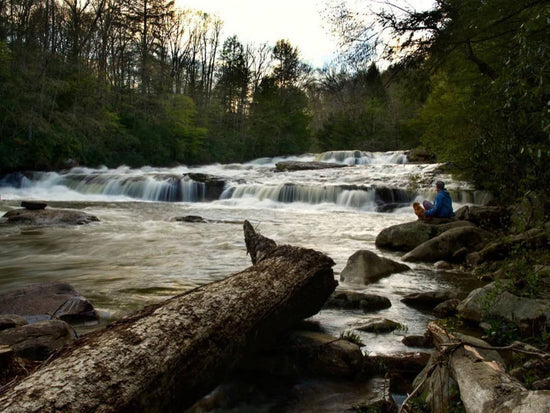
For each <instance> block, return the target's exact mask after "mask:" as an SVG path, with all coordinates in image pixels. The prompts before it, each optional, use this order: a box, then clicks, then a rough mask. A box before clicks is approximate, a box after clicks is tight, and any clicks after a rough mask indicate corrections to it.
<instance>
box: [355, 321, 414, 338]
mask: <svg viewBox="0 0 550 413" xmlns="http://www.w3.org/2000/svg"><path fill="white" fill-rule="evenodd" d="M402 328H403V325H402V324H399V323H397V322H395V321H392V320H388V319H387V318H384V319H378V320H371V321H369V322H368V323H366V324H363V325H361V326H359V327H356V328H355V329H356V330H360V331H365V332H367V333H376V334H382V333H391V332H392V331H395V330H398V329H402Z"/></svg>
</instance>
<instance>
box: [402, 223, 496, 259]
mask: <svg viewBox="0 0 550 413" xmlns="http://www.w3.org/2000/svg"><path fill="white" fill-rule="evenodd" d="M491 238H492V235H491V233H489V232H487V231H485V230H482V229H480V228H477V227H462V228H453V229H449V230H448V231H445V232H444V233H442V234H441V235H438V236H437V237H435V238H432V239H430V240H428V241H426V242H424V243H422V244H421V245H419V246H418V247H416V248H415V249H413V250H412V251H410V252H408V253H407V254H405V255H404V256H403V261H406V262H418V261H428V262H436V261H440V260H445V261H458V260H459V259H462V258H463V257H464V256H465V255H466V252H467V251H470V252H471V251H475V250H476V249H479V248H480V247H482V246H483V245H485V244H486V243H487V242H488V241H489V240H490V239H491ZM459 250H460V251H461V254H459V255H455V254H456V252H457V251H459Z"/></svg>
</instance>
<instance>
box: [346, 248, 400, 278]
mask: <svg viewBox="0 0 550 413" xmlns="http://www.w3.org/2000/svg"><path fill="white" fill-rule="evenodd" d="M409 269H410V268H409V267H408V266H407V265H405V264H402V263H399V262H396V261H393V260H390V259H388V258H384V257H379V256H378V255H376V254H375V253H374V252H372V251H367V250H359V251H357V252H355V253H354V254H353V255H352V256H351V257H349V258H348V262H347V263H346V266H345V267H344V269H343V270H342V272H341V273H340V281H343V282H347V283H355V284H370V283H373V282H376V281H378V280H379V279H381V278H384V277H387V276H388V275H391V274H394V273H396V272H403V271H407V270H409Z"/></svg>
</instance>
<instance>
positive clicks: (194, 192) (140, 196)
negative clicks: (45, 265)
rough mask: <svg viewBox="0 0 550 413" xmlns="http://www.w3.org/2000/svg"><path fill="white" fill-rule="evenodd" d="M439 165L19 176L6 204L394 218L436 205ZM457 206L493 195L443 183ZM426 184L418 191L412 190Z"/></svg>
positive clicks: (348, 154) (251, 166)
mask: <svg viewBox="0 0 550 413" xmlns="http://www.w3.org/2000/svg"><path fill="white" fill-rule="evenodd" d="M282 160H295V161H299V162H312V161H317V162H328V163H339V164H345V165H347V167H343V168H342V167H340V168H329V169H323V170H322V171H319V170H307V169H306V170H301V171H293V172H277V171H276V170H275V164H276V163H277V162H280V161H282ZM436 176H437V177H441V175H440V174H439V173H438V165H437V164H409V163H408V162H407V155H406V152H405V151H394V152H364V151H358V150H350V151H331V152H324V153H320V154H304V155H300V156H288V157H274V158H260V159H256V160H253V161H250V162H247V163H245V164H228V165H220V164H213V165H205V166H200V167H192V168H191V167H189V168H188V167H177V168H151V167H143V168H140V169H132V168H129V167H126V166H121V167H119V168H116V169H108V168H106V167H101V168H97V169H93V168H85V167H75V168H73V169H71V170H68V171H62V172H29V173H14V174H9V175H6V176H4V177H2V178H0V196H1V197H2V198H3V199H10V198H16V199H18V198H21V199H42V200H94V201H96V200H106V201H128V200H136V201H156V202H221V203H225V204H228V205H238V204H245V205H247V206H253V205H254V203H255V202H256V203H262V202H263V203H265V202H270V203H277V204H279V206H280V207H284V206H288V205H289V204H299V205H300V208H304V206H305V205H308V208H327V207H330V206H331V205H332V206H333V207H335V208H344V209H351V210H361V211H380V212H388V211H391V210H393V209H395V208H400V207H405V206H408V205H409V204H410V203H411V202H412V201H414V200H415V199H430V198H433V188H432V187H431V186H432V182H433V180H434V179H435V177H436ZM443 179H444V180H445V181H446V182H447V184H448V185H447V186H448V187H449V190H450V191H451V194H452V196H453V199H454V200H455V201H456V202H460V203H485V202H487V200H488V199H489V198H488V196H487V194H486V193H483V192H477V191H474V190H473V189H471V188H469V187H468V185H467V183H462V182H455V181H453V180H452V179H451V177H450V176H443ZM413 180H414V181H415V182H425V186H424V187H418V188H417V189H415V190H413V191H411V190H410V189H409V187H410V183H411V182H412V181H413Z"/></svg>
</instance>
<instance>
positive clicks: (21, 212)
mask: <svg viewBox="0 0 550 413" xmlns="http://www.w3.org/2000/svg"><path fill="white" fill-rule="evenodd" d="M3 218H5V219H6V220H7V223H8V224H29V225H84V224H90V223H92V222H97V221H99V218H97V217H96V216H95V215H90V214H87V213H86V212H82V211H75V210H69V209H38V210H32V209H13V210H11V211H8V212H6V213H5V214H4V216H3Z"/></svg>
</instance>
